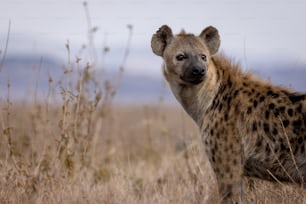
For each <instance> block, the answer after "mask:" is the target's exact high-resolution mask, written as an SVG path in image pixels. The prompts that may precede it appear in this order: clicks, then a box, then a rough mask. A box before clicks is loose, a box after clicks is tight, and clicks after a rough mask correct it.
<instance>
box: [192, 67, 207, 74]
mask: <svg viewBox="0 0 306 204" xmlns="http://www.w3.org/2000/svg"><path fill="white" fill-rule="evenodd" d="M192 74H193V75H194V76H204V75H205V69H204V68H203V67H192Z"/></svg>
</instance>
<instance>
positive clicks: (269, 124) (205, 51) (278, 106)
mask: <svg viewBox="0 0 306 204" xmlns="http://www.w3.org/2000/svg"><path fill="white" fill-rule="evenodd" d="M219 46H220V37H219V33H218V30H217V29H216V28H214V27H212V26H209V27H207V28H205V29H204V30H203V31H202V32H201V34H200V35H199V36H196V35H193V34H186V33H185V32H182V33H180V34H178V35H173V34H172V31H171V28H170V27H168V26H167V25H164V26H162V27H161V28H160V29H159V30H158V31H157V32H156V33H155V34H154V35H153V37H152V40H151V47H152V50H153V52H154V53H155V54H156V55H158V56H161V57H162V58H163V61H164V66H163V72H164V76H165V78H166V80H167V81H168V83H169V85H170V88H171V90H172V92H173V94H174V96H175V97H176V99H177V100H178V101H179V103H180V104H181V105H182V106H183V108H184V109H185V111H186V112H187V113H188V114H189V115H190V117H191V118H192V119H193V120H194V121H195V122H196V123H197V125H198V127H199V128H200V132H201V142H202V143H203V146H204V149H205V153H206V154H207V157H208V158H209V162H210V164H211V166H212V169H213V171H214V173H215V175H216V179H217V183H218V189H219V193H220V195H221V198H222V203H240V202H242V190H241V188H242V178H243V176H247V177H256V178H260V179H264V180H269V181H276V180H278V181H281V182H291V183H297V184H300V185H305V184H306V183H305V176H306V152H305V145H306V142H305V141H306V95H305V94H303V93H297V92H293V91H292V90H290V89H289V88H285V87H281V86H275V85H272V84H271V83H269V82H268V81H266V80H260V79H259V78H258V77H256V76H254V75H253V74H250V73H246V72H243V71H242V70H241V69H240V67H239V66H238V65H237V64H235V63H233V62H232V61H231V60H229V59H228V58H227V57H225V56H224V55H216V53H217V51H218V49H219Z"/></svg>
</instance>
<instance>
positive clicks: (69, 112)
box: [0, 3, 306, 204]
mask: <svg viewBox="0 0 306 204" xmlns="http://www.w3.org/2000/svg"><path fill="white" fill-rule="evenodd" d="M84 7H85V9H86V12H88V10H87V4H86V3H84ZM87 16H88V21H89V20H90V19H89V13H87ZM88 24H89V25H90V24H91V23H90V22H89V23H88ZM129 29H130V31H131V30H132V27H131V26H129ZM95 31H96V28H95V29H93V28H92V27H91V26H89V32H88V35H89V42H88V45H89V48H90V49H92V48H94V47H93V44H92V43H93V40H92V38H93V36H92V35H93V33H94V32H95ZM129 39H130V38H129ZM66 47H67V51H68V62H67V66H66V68H65V70H64V72H63V77H62V78H61V79H52V77H51V76H50V78H49V90H48V93H46V95H45V96H44V97H43V98H40V99H38V98H39V97H38V96H37V95H36V94H35V91H34V95H33V97H32V98H33V99H32V100H28V101H31V102H30V103H29V102H28V103H22V102H17V101H12V100H11V99H10V94H11V93H10V84H9V83H14V82H13V81H12V82H9V83H8V86H7V90H1V91H6V92H7V96H6V97H5V98H0V128H1V130H0V203H13V204H14V203H205V201H206V203H211V202H217V201H218V200H219V199H220V198H218V197H217V196H216V195H217V194H216V185H215V184H216V183H215V181H214V177H213V175H212V174H211V170H210V168H209V165H208V164H207V162H206V159H205V158H204V157H203V154H202V150H201V145H200V144H199V143H198V131H197V127H196V126H195V124H194V123H193V122H192V121H191V119H190V118H189V117H188V116H187V115H186V114H185V113H184V112H183V110H182V109H181V108H180V107H178V106H173V107H172V106H167V105H164V104H163V103H162V102H161V103H160V104H157V105H143V106H125V105H124V104H119V105H118V104H114V103H113V102H112V99H113V97H116V89H117V88H118V85H120V83H118V82H120V79H121V77H124V76H123V75H122V73H123V72H122V71H123V66H124V62H125V60H126V57H127V55H128V50H127V51H126V52H125V56H124V59H123V62H122V65H120V68H119V73H118V78H116V79H113V80H112V82H110V81H107V80H105V79H96V78H95V74H94V71H95V64H94V63H92V64H87V63H85V64H82V63H81V61H80V58H77V59H76V61H75V62H72V60H71V59H70V48H69V44H68V43H67V45H66ZM93 50H94V49H92V50H91V51H93ZM107 50H108V48H105V49H104V51H107ZM3 59H4V57H3V55H2V61H3ZM84 61H86V60H83V62H84ZM2 68H4V69H5V67H2V65H1V67H0V74H1V69H2ZM72 73H77V76H78V79H77V80H73V79H72V78H73V77H71V75H72ZM74 76H75V75H74ZM98 81H99V82H101V81H103V83H102V84H101V83H98ZM2 83H3V82H2ZM34 84H35V82H34ZM36 88H37V87H36ZM36 88H35V89H36ZM54 93H59V94H58V95H60V99H59V98H58V97H56V96H55V95H54ZM55 98H56V99H55ZM247 183H248V185H247V188H246V191H247V193H246V199H247V200H248V201H249V202H250V203H304V202H306V198H305V191H304V190H302V189H300V188H298V187H294V186H285V185H282V184H271V183H269V182H263V181H257V180H251V181H248V182H247ZM209 195H210V196H209Z"/></svg>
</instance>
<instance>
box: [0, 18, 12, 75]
mask: <svg viewBox="0 0 306 204" xmlns="http://www.w3.org/2000/svg"><path fill="white" fill-rule="evenodd" d="M10 34H11V20H9V24H8V29H7V34H6V42H5V47H4V51H3V56H2V58H1V61H0V73H1V71H2V68H3V65H4V61H5V58H6V54H7V50H8V44H9V40H10Z"/></svg>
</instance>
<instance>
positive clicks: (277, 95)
mask: <svg viewBox="0 0 306 204" xmlns="http://www.w3.org/2000/svg"><path fill="white" fill-rule="evenodd" d="M267 96H271V97H272V98H277V97H279V94H278V93H274V92H273V91H271V90H269V91H268V92H267Z"/></svg>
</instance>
